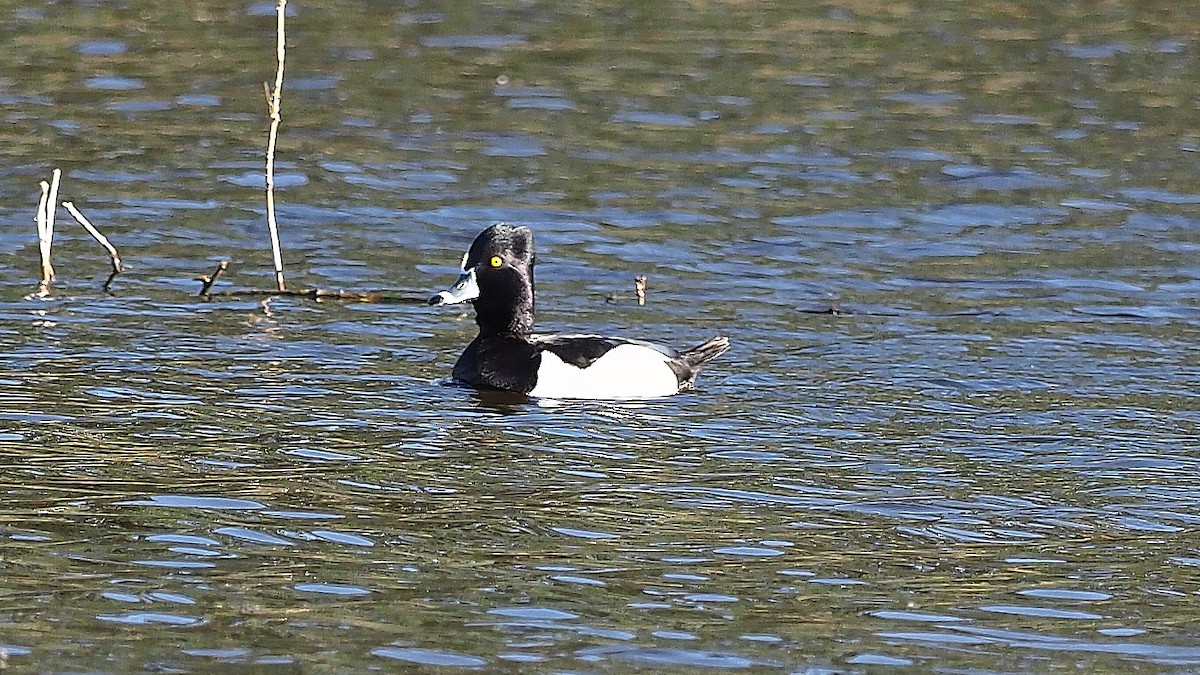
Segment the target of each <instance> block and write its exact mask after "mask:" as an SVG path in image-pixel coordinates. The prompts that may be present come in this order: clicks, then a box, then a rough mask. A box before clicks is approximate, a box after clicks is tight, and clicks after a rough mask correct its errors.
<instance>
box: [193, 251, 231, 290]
mask: <svg viewBox="0 0 1200 675" xmlns="http://www.w3.org/2000/svg"><path fill="white" fill-rule="evenodd" d="M227 269H229V261H228V260H222V261H221V262H219V263H217V268H216V269H214V270H213V273H212V274H205V275H202V276H200V277H197V278H198V279H200V281H202V282H203V283H204V285H203V286H201V287H200V293H199V295H198V296H197V297H201V298H208V297H209V295H210V294H209V291H210V290H212V287H213V284H215V283H217V279H220V278H221V275H222V274H224V273H225V270H227Z"/></svg>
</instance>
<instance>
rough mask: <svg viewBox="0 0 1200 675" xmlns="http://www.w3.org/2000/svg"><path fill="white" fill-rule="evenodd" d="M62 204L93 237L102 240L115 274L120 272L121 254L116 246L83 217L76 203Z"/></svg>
mask: <svg viewBox="0 0 1200 675" xmlns="http://www.w3.org/2000/svg"><path fill="white" fill-rule="evenodd" d="M62 205H63V208H64V209H66V210H67V211H69V212H70V213H71V215H72V216H73V217H74V218H75V220H76V221H78V222H79V224H80V225H82V226H83V229H85V230H87V231H88V234H90V235H92V238H93V239H95V240H96V241H98V242H100V245H101V246H103V247H104V248H105V250H107V251H108V256H109V257H110V258H112V267H113V274H120V273H121V256H120V255H118V254H117V249H116V247H115V246H113V245H112V244H111V243H109V241H108V238H107V237H105V236H104V235H103V234H100V230H97V229H96V226H95V225H92V223H91V222H90V221H89V220H88V219H87V218H84V217H83V214H82V213H80V212H79V209H77V208H75V205H74V204H72V203H71V202H63V203H62Z"/></svg>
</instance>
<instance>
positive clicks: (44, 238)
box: [37, 169, 57, 297]
mask: <svg viewBox="0 0 1200 675" xmlns="http://www.w3.org/2000/svg"><path fill="white" fill-rule="evenodd" d="M55 171H56V172H57V169H56V170H55ZM38 185H39V186H40V187H41V188H42V198H41V199H40V200H39V201H38V208H37V233H38V251H39V253H40V254H41V265H42V280H41V281H40V282H39V283H38V289H37V295H38V296H41V297H44V296H46V295H48V294H49V293H50V283H51V282H52V281H54V266H53V265H51V264H50V246H51V244H53V243H54V228H53V227H52V225H53V223H52V221H51V220H50V216H49V213H48V211H49V204H50V184H49V183H47V182H46V181H42V182H40V183H38Z"/></svg>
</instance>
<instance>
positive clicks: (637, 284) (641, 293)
mask: <svg viewBox="0 0 1200 675" xmlns="http://www.w3.org/2000/svg"><path fill="white" fill-rule="evenodd" d="M633 292H634V293H636V294H637V301H638V304H639V305H644V304H646V277H645V276H641V275H639V276H636V277H634V278H633Z"/></svg>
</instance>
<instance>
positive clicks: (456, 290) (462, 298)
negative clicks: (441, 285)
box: [429, 269, 479, 306]
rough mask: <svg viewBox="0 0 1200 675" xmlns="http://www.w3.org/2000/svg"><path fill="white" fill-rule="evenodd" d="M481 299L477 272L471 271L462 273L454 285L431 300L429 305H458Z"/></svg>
mask: <svg viewBox="0 0 1200 675" xmlns="http://www.w3.org/2000/svg"><path fill="white" fill-rule="evenodd" d="M478 297H479V283H478V282H477V281H476V279H475V270H474V269H469V270H467V271H466V272H463V273H462V276H460V277H459V278H458V281H456V282H454V285H453V286H451V287H450V288H447V289H446V290H444V291H438V294H437V295H435V296H433V297H432V298H430V299H429V304H431V305H434V306H437V305H457V304H458V303H460V302H467V301H468V300H474V299H475V298H478Z"/></svg>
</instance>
